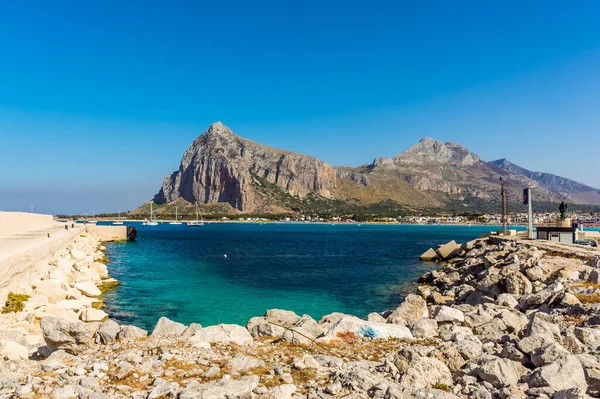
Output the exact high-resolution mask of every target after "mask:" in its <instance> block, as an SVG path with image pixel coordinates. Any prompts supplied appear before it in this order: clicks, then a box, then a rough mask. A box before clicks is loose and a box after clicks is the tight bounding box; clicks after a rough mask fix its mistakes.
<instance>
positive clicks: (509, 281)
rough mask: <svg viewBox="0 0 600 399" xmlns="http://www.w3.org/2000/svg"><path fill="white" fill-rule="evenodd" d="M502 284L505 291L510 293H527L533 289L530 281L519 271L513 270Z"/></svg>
mask: <svg viewBox="0 0 600 399" xmlns="http://www.w3.org/2000/svg"><path fill="white" fill-rule="evenodd" d="M504 285H505V287H506V292H507V293H509V294H512V295H527V294H531V292H532V291H533V286H532V285H531V281H529V280H528V279H527V277H525V275H524V274H523V273H521V272H515V273H512V274H510V275H509V276H508V277H506V280H505V282H504Z"/></svg>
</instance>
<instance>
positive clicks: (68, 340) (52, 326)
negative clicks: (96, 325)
mask: <svg viewBox="0 0 600 399" xmlns="http://www.w3.org/2000/svg"><path fill="white" fill-rule="evenodd" d="M40 326H41V328H42V333H43V335H44V340H45V341H46V345H48V346H49V347H50V348H55V349H64V350H66V351H68V352H71V353H78V352H79V351H81V350H83V349H85V348H87V347H88V346H89V345H90V342H91V340H92V337H93V333H92V331H91V330H90V329H89V328H88V327H87V326H86V325H85V324H84V323H83V322H81V321H70V320H65V319H60V318H58V317H53V316H47V317H44V318H43V319H42V320H41V323H40Z"/></svg>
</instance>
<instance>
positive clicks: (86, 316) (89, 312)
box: [79, 308, 108, 323]
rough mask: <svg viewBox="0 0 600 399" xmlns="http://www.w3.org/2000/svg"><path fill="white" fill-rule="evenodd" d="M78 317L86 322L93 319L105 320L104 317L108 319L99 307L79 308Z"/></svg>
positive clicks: (93, 320)
mask: <svg viewBox="0 0 600 399" xmlns="http://www.w3.org/2000/svg"><path fill="white" fill-rule="evenodd" d="M79 318H80V319H81V321H85V322H86V323H90V322H95V321H105V320H106V319H108V314H107V313H106V312H105V311H103V310H100V309H94V308H83V309H82V310H81V314H80V315H79Z"/></svg>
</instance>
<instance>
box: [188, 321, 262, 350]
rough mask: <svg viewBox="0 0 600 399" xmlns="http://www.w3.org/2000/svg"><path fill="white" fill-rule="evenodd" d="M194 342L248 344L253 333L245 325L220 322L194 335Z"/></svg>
mask: <svg viewBox="0 0 600 399" xmlns="http://www.w3.org/2000/svg"><path fill="white" fill-rule="evenodd" d="M190 340H191V341H192V342H208V343H213V342H235V343H236V344H238V345H247V344H249V343H251V342H252V341H253V339H252V335H250V333H249V332H248V330H246V329H245V328H244V327H241V326H238V325H237V324H219V325H217V326H210V327H204V328H202V329H200V330H199V331H198V332H197V333H196V334H195V335H194V336H193V337H191V338H190Z"/></svg>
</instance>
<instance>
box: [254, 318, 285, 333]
mask: <svg viewBox="0 0 600 399" xmlns="http://www.w3.org/2000/svg"><path fill="white" fill-rule="evenodd" d="M246 329H247V330H248V331H249V332H250V335H252V337H254V338H261V337H282V336H283V333H285V328H283V327H279V326H276V325H275V324H272V323H269V322H268V321H267V320H265V318H264V317H253V318H251V319H250V320H248V323H246Z"/></svg>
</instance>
